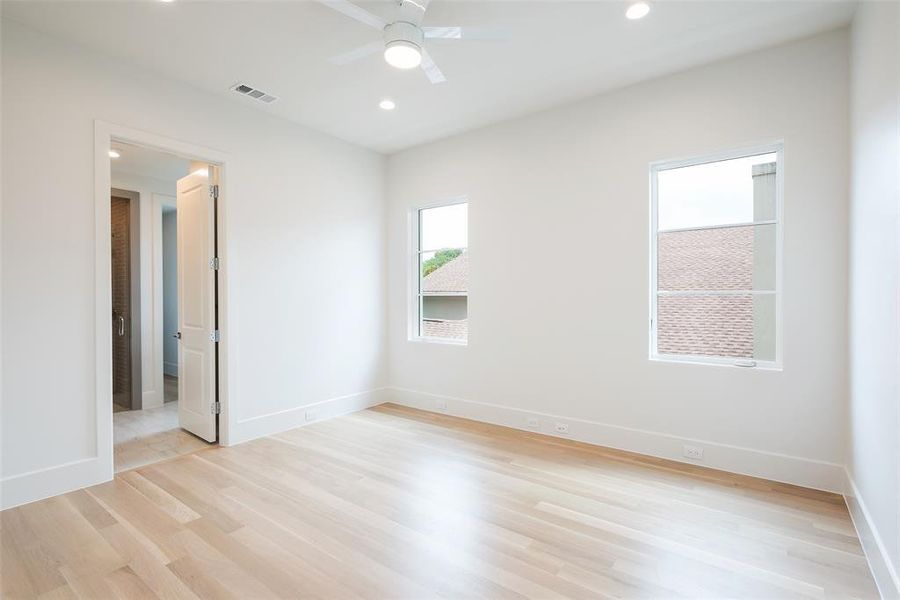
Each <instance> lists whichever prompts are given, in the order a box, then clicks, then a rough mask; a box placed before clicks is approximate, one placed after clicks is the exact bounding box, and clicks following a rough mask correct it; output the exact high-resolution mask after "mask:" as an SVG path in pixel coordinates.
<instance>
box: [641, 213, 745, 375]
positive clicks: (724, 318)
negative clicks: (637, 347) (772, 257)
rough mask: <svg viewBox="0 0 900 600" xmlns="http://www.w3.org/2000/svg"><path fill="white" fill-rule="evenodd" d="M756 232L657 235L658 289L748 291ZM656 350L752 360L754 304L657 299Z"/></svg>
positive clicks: (740, 298)
mask: <svg viewBox="0 0 900 600" xmlns="http://www.w3.org/2000/svg"><path fill="white" fill-rule="evenodd" d="M753 237H754V228H753V227H752V226H751V227H729V228H724V229H701V230H697V231H679V232H672V233H661V234H659V244H658V251H659V255H658V256H659V260H658V261H657V263H658V264H657V268H658V279H657V283H658V288H659V290H661V291H665V290H704V289H706V290H750V289H752V288H753ZM657 321H658V323H657V349H658V351H659V352H660V353H662V354H683V355H698V356H730V357H735V358H752V357H753V298H752V297H751V296H750V295H741V296H660V297H659V301H658V303H657Z"/></svg>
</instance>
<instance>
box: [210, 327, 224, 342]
mask: <svg viewBox="0 0 900 600" xmlns="http://www.w3.org/2000/svg"><path fill="white" fill-rule="evenodd" d="M221 337H222V336H221V335H220V334H219V330H218V329H216V330H215V331H213V332H212V333H210V334H209V341H211V342H218V341H219V339H220V338H221Z"/></svg>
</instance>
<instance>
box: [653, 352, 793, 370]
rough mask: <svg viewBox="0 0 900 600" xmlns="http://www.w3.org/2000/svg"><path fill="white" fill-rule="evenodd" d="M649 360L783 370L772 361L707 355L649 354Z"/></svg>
mask: <svg viewBox="0 0 900 600" xmlns="http://www.w3.org/2000/svg"><path fill="white" fill-rule="evenodd" d="M649 360H650V362H656V363H674V364H682V365H698V366H704V367H731V368H734V369H742V370H746V371H783V370H784V368H783V367H782V366H781V365H780V364H778V363H776V362H773V361H756V363H755V364H753V365H749V364H739V363H738V362H737V361H735V360H732V359H716V358H707V357H690V356H666V355H656V356H650V359H649Z"/></svg>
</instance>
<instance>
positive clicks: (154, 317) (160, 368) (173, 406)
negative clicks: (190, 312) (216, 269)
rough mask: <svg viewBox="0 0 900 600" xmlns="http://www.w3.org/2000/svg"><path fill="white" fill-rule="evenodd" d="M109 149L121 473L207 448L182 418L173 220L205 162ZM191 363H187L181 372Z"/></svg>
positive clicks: (132, 148)
mask: <svg viewBox="0 0 900 600" xmlns="http://www.w3.org/2000/svg"><path fill="white" fill-rule="evenodd" d="M108 155H109V159H110V166H111V169H110V179H111V182H112V188H111V199H110V203H111V204H110V233H111V238H110V272H111V299H112V386H113V405H112V408H113V448H114V457H113V459H114V465H115V470H116V472H118V471H126V470H129V469H133V468H135V467H139V466H142V465H146V464H150V463H154V462H158V461H160V460H163V459H166V458H171V457H173V456H177V455H180V454H186V453H189V452H191V451H193V450H198V449H200V448H204V447H207V446H208V441H207V440H204V439H202V438H199V437H197V436H196V435H192V434H191V433H190V430H189V429H190V428H189V426H187V425H185V426H183V424H182V423H181V422H180V421H181V419H180V415H181V412H182V411H180V410H179V409H180V408H181V406H180V405H179V403H178V400H179V398H178V396H179V382H180V381H179V371H180V369H179V360H178V358H179V349H178V343H179V341H180V337H181V333H180V330H181V327H180V324H179V319H178V314H179V313H178V307H179V306H180V303H179V286H178V279H179V271H178V226H177V223H178V210H177V207H178V196H179V186H180V182H182V181H183V180H185V181H186V180H187V179H188V178H199V179H201V180H203V181H204V183H205V179H206V178H208V175H207V170H208V166H207V165H205V164H203V163H202V162H200V161H191V160H190V159H187V158H181V157H179V156H175V155H173V154H169V153H166V152H162V151H159V150H154V149H150V148H146V147H141V146H138V145H134V144H129V143H125V142H120V141H116V142H114V143H113V144H112V145H111V146H110V150H109V153H108ZM204 192H205V190H204ZM187 235H190V236H196V235H197V232H187ZM142 240H144V242H143V243H142ZM182 300H183V299H182ZM194 366H195V365H194V363H192V362H190V361H189V362H188V363H187V364H186V365H183V366H182V367H183V368H182V370H183V369H184V368H187V369H190V368H193V367H194ZM213 441H214V440H213Z"/></svg>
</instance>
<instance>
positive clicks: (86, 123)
mask: <svg viewBox="0 0 900 600" xmlns="http://www.w3.org/2000/svg"><path fill="white" fill-rule="evenodd" d="M2 44H3V45H2V52H3V73H2V79H3V81H2V85H3V88H4V90H3V91H4V94H3V99H2V134H3V137H2V150H3V152H2V163H3V165H2V169H3V172H4V178H3V182H2V192H3V206H2V211H3V216H2V224H3V232H2V244H3V246H2V260H3V265H2V276H3V281H2V293H3V298H2V310H3V312H2V330H3V338H2V353H3V370H4V378H3V382H2V384H3V389H2V406H0V409H2V414H3V422H2V443H3V447H2V455H3V456H2V468H0V473H2V477H3V498H2V503H3V505H4V506H9V505H12V504H16V503H20V502H24V501H28V500H31V499H35V498H36V497H40V496H41V495H48V494H53V493H58V492H61V491H64V490H65V489H67V488H73V487H79V486H82V485H86V484H88V483H92V482H93V481H96V480H99V479H102V478H103V477H105V476H106V474H105V473H99V472H98V471H97V469H96V468H95V465H96V464H97V461H98V457H99V456H100V453H102V452H105V449H103V448H98V447H97V435H96V434H97V432H96V421H97V415H96V414H95V403H96V401H97V399H96V398H95V381H94V376H95V367H96V364H95V363H96V361H95V358H94V330H95V324H94V310H95V304H94V302H95V300H94V290H95V281H94V189H93V186H94V149H93V144H94V120H95V119H101V120H104V121H107V122H112V123H116V124H120V125H124V126H128V127H132V128H136V129H141V130H144V131H149V132H152V133H155V134H157V135H163V136H167V137H170V138H175V139H178V140H184V141H186V142H189V143H191V144H196V145H200V146H205V147H209V148H215V149H217V150H218V151H220V152H223V153H225V154H227V157H228V159H227V167H226V173H225V185H226V189H225V195H226V203H225V213H226V214H225V220H226V223H227V231H226V240H225V244H226V245H227V254H226V255H227V256H228V262H229V264H228V265H226V268H227V272H228V287H227V289H226V290H225V293H226V294H227V295H228V309H229V328H228V330H226V331H224V335H225V336H226V337H227V342H228V344H229V345H228V348H229V351H230V355H229V361H230V363H231V364H237V365H240V369H231V370H229V381H228V385H229V395H228V398H229V401H230V402H231V406H230V407H229V415H228V419H229V429H230V434H231V442H232V443H234V442H237V441H240V440H242V439H247V438H249V437H252V436H255V435H260V434H263V433H268V432H271V431H275V430H279V429H285V428H289V427H292V426H294V424H299V423H301V422H302V416H303V410H301V409H298V407H303V406H305V405H309V404H312V403H316V402H321V401H325V400H328V399H332V398H339V397H340V398H343V397H345V396H351V397H352V398H361V399H362V400H363V401H366V402H368V401H370V400H371V398H372V394H371V393H370V391H371V390H373V389H377V388H379V387H381V386H383V385H384V383H385V365H384V358H383V357H384V352H383V350H384V337H383V332H384V311H385V307H384V201H383V176H384V175H383V173H384V159H383V158H382V157H381V156H380V155H378V154H375V153H373V152H370V151H367V150H363V149H360V148H357V147H354V146H352V145H350V144H347V143H344V142H341V141H338V140H335V139H334V138H330V137H328V136H326V135H323V134H319V133H315V132H313V131H311V130H308V129H305V128H303V127H300V126H295V125H292V124H289V123H286V122H284V121H282V120H279V119H275V118H273V117H269V116H267V115H265V114H264V113H261V112H259V111H257V110H254V109H252V108H250V107H246V106H241V104H240V102H236V101H234V100H233V99H231V98H228V97H226V96H225V95H224V94H225V93H224V92H223V97H217V96H212V95H209V94H206V93H202V92H200V91H197V90H195V89H193V88H190V87H187V86H184V85H183V84H179V83H176V82H172V81H170V80H166V79H163V78H161V77H159V76H157V75H155V74H153V73H149V72H147V71H142V70H139V69H136V68H134V67H132V66H128V65H127V64H125V63H123V62H119V61H118V60H117V59H115V58H112V57H105V56H102V55H99V54H95V53H92V52H91V51H88V50H85V49H82V48H79V47H77V46H74V45H71V44H68V43H66V42H62V41H59V40H56V39H53V38H50V37H46V36H43V35H41V34H38V33H35V32H33V31H31V30H29V29H27V28H25V27H22V26H20V25H17V24H14V23H11V22H9V21H4V22H3V30H2ZM348 341H352V343H348ZM12 349H15V351H13V350H12ZM360 393H362V395H361V396H354V395H356V394H360ZM341 402H345V403H346V402H347V401H346V400H341ZM342 406H343V404H342ZM319 412H320V414H323V413H325V414H327V412H328V411H327V410H324V409H321V410H320V411H319ZM323 416H324V415H323Z"/></svg>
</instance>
